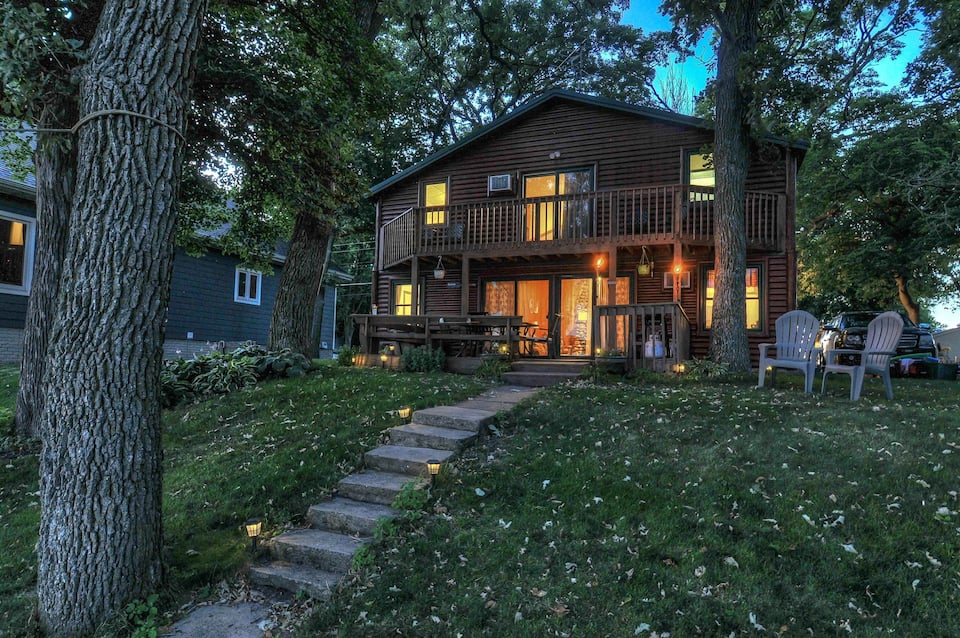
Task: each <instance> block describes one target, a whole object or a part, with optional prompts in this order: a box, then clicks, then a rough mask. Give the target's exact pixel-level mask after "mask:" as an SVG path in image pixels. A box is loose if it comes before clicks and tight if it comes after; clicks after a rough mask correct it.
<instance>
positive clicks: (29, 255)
mask: <svg viewBox="0 0 960 638" xmlns="http://www.w3.org/2000/svg"><path fill="white" fill-rule="evenodd" d="M0 218H3V219H6V220H8V221H15V222H19V223H21V224H23V225H24V226H26V233H25V235H24V253H23V284H22V285H20V286H14V285H13V284H4V283H0V294H5V295H21V296H23V297H27V296H29V295H30V286H31V284H32V283H33V256H34V246H36V240H37V220H36V219H35V218H33V217H27V216H26V215H18V214H17V213H11V212H10V211H7V210H3V209H2V208H0Z"/></svg>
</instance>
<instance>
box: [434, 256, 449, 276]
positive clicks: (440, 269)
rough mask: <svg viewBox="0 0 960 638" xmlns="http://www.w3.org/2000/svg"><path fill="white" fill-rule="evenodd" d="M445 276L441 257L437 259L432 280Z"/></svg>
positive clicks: (445, 272)
mask: <svg viewBox="0 0 960 638" xmlns="http://www.w3.org/2000/svg"><path fill="white" fill-rule="evenodd" d="M446 276H447V271H446V270H445V269H444V267H443V257H442V256H441V257H437V267H436V268H434V269H433V278H434V279H443V278H444V277H446Z"/></svg>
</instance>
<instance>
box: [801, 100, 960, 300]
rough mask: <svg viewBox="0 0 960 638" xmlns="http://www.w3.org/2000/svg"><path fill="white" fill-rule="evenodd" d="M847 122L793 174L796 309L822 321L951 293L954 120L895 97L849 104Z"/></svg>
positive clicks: (959, 242)
mask: <svg viewBox="0 0 960 638" xmlns="http://www.w3.org/2000/svg"><path fill="white" fill-rule="evenodd" d="M847 119H852V120H853V121H854V122H855V125H854V126H853V128H851V129H850V130H848V131H846V132H845V133H844V134H842V135H833V136H830V135H823V136H822V137H821V138H820V140H818V143H817V145H816V146H815V147H814V149H813V151H812V152H811V156H810V157H809V158H808V161H807V166H806V167H805V169H804V172H803V174H802V175H801V180H800V198H799V211H798V227H799V228H801V229H802V232H801V233H800V235H799V237H798V241H797V243H798V247H799V248H800V250H801V254H802V259H803V269H802V270H801V273H802V275H801V277H800V279H799V286H798V287H799V292H800V297H801V300H802V302H803V304H804V306H806V307H808V308H811V309H812V310H814V311H815V312H816V314H819V315H820V316H827V315H830V314H833V313H836V312H839V311H841V310H850V309H874V308H890V307H895V306H897V305H900V304H901V301H902V300H903V299H904V298H905V297H906V298H909V297H915V298H917V299H921V300H929V301H933V300H938V299H946V298H953V297H955V296H956V294H957V292H958V284H957V281H958V280H957V278H956V264H957V263H958V261H960V201H958V199H957V197H956V196H955V195H954V194H953V191H954V189H955V184H956V183H957V182H958V181H960V161H958V153H957V148H960V122H958V120H957V118H956V116H953V117H950V116H948V115H945V114H944V113H943V112H942V111H940V110H939V109H935V108H929V107H917V106H911V105H909V104H904V98H903V96H901V95H899V94H888V95H883V96H878V97H874V98H871V99H868V100H862V101H859V102H856V103H854V104H853V105H851V107H850V109H849V110H848V118H847ZM904 309H905V310H906V311H907V312H912V311H913V309H912V308H909V307H907V306H906V305H905V306H904ZM912 318H914V319H916V317H912Z"/></svg>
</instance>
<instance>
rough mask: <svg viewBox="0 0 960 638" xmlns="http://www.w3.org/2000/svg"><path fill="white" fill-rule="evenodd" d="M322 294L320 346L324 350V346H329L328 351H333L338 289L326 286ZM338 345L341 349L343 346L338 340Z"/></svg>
mask: <svg viewBox="0 0 960 638" xmlns="http://www.w3.org/2000/svg"><path fill="white" fill-rule="evenodd" d="M320 294H321V295H322V299H323V301H322V303H323V311H322V313H321V315H320V343H319V344H318V345H319V347H320V349H321V350H323V344H327V349H330V350H332V349H333V347H334V343H333V339H334V336H333V331H334V327H335V317H334V313H335V312H336V310H337V309H336V307H335V304H334V299H336V294H337V292H336V288H334V287H333V286H324V287H323V290H321V292H320ZM336 345H337V347H339V346H341V345H343V344H342V343H340V341H339V340H338V341H337V344H336Z"/></svg>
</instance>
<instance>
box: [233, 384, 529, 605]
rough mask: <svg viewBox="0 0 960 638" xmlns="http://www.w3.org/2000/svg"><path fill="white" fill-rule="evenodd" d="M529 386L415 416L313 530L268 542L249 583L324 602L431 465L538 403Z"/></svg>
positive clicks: (323, 509)
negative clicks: (511, 413) (507, 415)
mask: <svg viewBox="0 0 960 638" xmlns="http://www.w3.org/2000/svg"><path fill="white" fill-rule="evenodd" d="M535 392H536V389H534V388H530V387H516V386H502V387H499V388H495V389H493V390H490V391H489V392H485V393H484V394H482V395H480V396H479V397H476V398H474V399H470V400H468V401H465V402H463V403H461V404H459V405H456V406H439V407H434V408H427V409H425V410H418V411H416V412H414V414H413V419H412V421H411V423H407V424H403V425H399V426H397V427H394V428H391V429H390V443H389V444H388V445H383V446H381V447H378V448H376V449H373V450H370V451H369V452H367V453H366V454H364V465H365V468H364V469H363V470H362V471H360V472H357V473H356V474H351V475H350V476H347V477H345V478H343V479H342V480H341V481H340V482H339V483H338V485H337V494H336V496H334V497H333V498H331V499H329V500H327V501H324V502H322V503H318V504H316V505H313V506H311V507H310V508H309V510H307V521H308V522H309V523H310V527H309V528H305V529H297V530H291V531H289V532H284V533H283V534H280V535H279V536H277V537H276V538H273V539H271V540H270V541H267V543H266V546H267V547H268V548H269V552H270V557H271V558H270V561H269V562H268V563H265V564H260V565H255V566H253V567H252V568H251V569H250V579H251V580H252V581H253V582H255V583H258V584H260V585H267V586H270V587H275V588H277V589H283V590H287V591H291V592H294V593H296V592H304V593H306V594H308V595H310V596H312V597H314V598H319V599H325V598H327V597H328V596H329V595H330V592H331V590H332V589H333V588H334V587H335V586H336V584H337V583H338V582H339V580H340V578H342V577H343V576H344V575H345V574H346V573H347V572H349V571H350V567H351V565H352V562H353V554H354V552H356V551H357V549H358V548H359V547H361V546H362V545H364V544H366V543H368V542H370V539H371V537H372V535H373V531H374V529H375V527H376V525H377V521H378V520H379V519H381V518H393V517H394V516H396V512H395V511H394V510H393V508H392V507H391V506H390V504H391V503H393V501H394V499H395V498H396V496H397V494H398V493H399V492H400V490H402V489H403V487H404V485H406V484H407V483H410V482H419V483H423V482H425V481H426V480H427V469H426V464H427V461H428V460H431V459H436V460H438V461H440V462H442V463H449V462H451V461H452V460H453V459H455V458H456V457H457V456H458V455H459V452H460V451H461V450H462V449H463V448H464V447H466V446H468V445H472V444H473V443H474V442H476V440H477V438H478V437H479V436H480V435H481V433H482V432H483V431H484V428H485V427H486V426H487V425H488V424H490V423H492V422H493V420H494V418H495V417H496V414H497V412H500V411H501V410H509V409H510V408H512V407H513V406H515V405H516V404H517V403H519V402H520V401H522V400H523V399H526V398H527V397H529V396H532V395H533V394H534V393H535Z"/></svg>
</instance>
